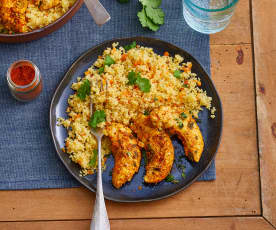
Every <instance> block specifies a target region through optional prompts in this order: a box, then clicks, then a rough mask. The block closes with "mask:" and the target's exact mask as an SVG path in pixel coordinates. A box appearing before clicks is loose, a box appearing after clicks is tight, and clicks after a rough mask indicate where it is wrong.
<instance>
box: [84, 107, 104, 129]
mask: <svg viewBox="0 0 276 230" xmlns="http://www.w3.org/2000/svg"><path fill="white" fill-rule="evenodd" d="M105 117H106V115H105V112H104V111H103V110H96V111H95V112H94V113H93V115H92V116H91V117H90V121H89V122H88V125H89V126H90V127H92V128H94V129H95V128H97V125H98V124H99V123H101V122H104V121H105Z"/></svg>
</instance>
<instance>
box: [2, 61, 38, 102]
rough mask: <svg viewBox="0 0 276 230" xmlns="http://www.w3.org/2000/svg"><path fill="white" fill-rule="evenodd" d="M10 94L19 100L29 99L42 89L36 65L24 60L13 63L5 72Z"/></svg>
mask: <svg viewBox="0 0 276 230" xmlns="http://www.w3.org/2000/svg"><path fill="white" fill-rule="evenodd" d="M7 81H8V85H9V89H10V92H11V94H12V95H13V96H14V98H15V99H17V100H19V101H24V102H26V101H31V100H33V99H34V98H36V97H37V96H38V95H39V94H40V92H41V90H42V81H41V75H40V71H39V69H38V68H37V66H36V65H35V64H34V63H32V62H30V61H26V60H20V61H17V62H15V63H13V64H12V65H11V66H10V68H9V70H8V72H7Z"/></svg>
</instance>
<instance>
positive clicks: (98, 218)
mask: <svg viewBox="0 0 276 230" xmlns="http://www.w3.org/2000/svg"><path fill="white" fill-rule="evenodd" d="M97 141H98V173H97V194H96V202H95V205H94V213H93V217H92V222H91V225H90V230H110V224H109V220H108V215H107V211H106V207H105V203H104V195H103V184H102V165H101V137H97Z"/></svg>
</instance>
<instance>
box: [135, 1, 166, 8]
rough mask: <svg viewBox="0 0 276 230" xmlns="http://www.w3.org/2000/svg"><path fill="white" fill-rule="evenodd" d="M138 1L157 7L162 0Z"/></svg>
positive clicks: (144, 4)
mask: <svg viewBox="0 0 276 230" xmlns="http://www.w3.org/2000/svg"><path fill="white" fill-rule="evenodd" d="M140 2H141V3H142V5H143V6H151V7H153V8H158V7H159V6H160V5H161V3H162V0H140Z"/></svg>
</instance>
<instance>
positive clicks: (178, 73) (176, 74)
mask: <svg viewBox="0 0 276 230" xmlns="http://www.w3.org/2000/svg"><path fill="white" fill-rule="evenodd" d="M180 74H181V72H180V70H178V69H177V70H175V71H174V72H173V76H174V77H176V78H180Z"/></svg>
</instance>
